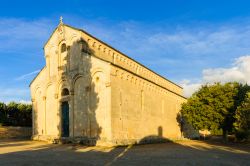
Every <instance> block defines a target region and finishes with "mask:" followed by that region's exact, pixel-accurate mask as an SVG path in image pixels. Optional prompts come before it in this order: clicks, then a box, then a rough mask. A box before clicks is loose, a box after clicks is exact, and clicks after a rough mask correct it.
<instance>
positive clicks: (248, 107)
mask: <svg viewBox="0 0 250 166" xmlns="http://www.w3.org/2000/svg"><path fill="white" fill-rule="evenodd" d="M235 119H236V121H235V123H234V127H235V130H236V137H237V139H239V140H242V139H247V138H248V137H249V134H250V93H248V94H247V95H246V98H245V100H244V101H243V102H242V103H241V105H240V106H239V107H238V108H237V110H236V113H235Z"/></svg>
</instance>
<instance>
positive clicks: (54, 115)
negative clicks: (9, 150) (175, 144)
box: [30, 23, 185, 144]
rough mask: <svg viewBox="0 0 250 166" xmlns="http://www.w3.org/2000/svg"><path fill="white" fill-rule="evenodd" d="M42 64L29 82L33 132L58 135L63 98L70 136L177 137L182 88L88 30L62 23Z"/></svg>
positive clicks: (108, 139)
mask: <svg viewBox="0 0 250 166" xmlns="http://www.w3.org/2000/svg"><path fill="white" fill-rule="evenodd" d="M44 52H45V59H46V66H45V67H44V68H43V69H42V70H41V72H40V73H39V74H38V75H37V77H36V78H35V79H34V80H33V81H32V83H31V85H30V89H31V96H32V102H33V138H34V139H38V140H53V139H60V138H61V136H62V117H63V116H62V103H63V102H68V104H69V139H77V140H79V139H82V140H86V139H89V140H93V139H94V140H96V141H97V144H98V143H103V142H105V143H111V144H129V143H135V142H140V140H145V138H150V136H151V137H152V138H155V137H159V138H167V139H178V138H180V137H181V133H180V129H179V125H178V123H177V120H176V118H177V114H178V112H179V110H180V107H181V103H183V102H185V98H184V97H182V88H181V87H179V86H178V85H176V84H174V83H172V82H171V81H169V80H166V79H165V78H163V77H161V76H159V75H158V74H156V73H154V72H153V71H151V70H149V69H148V68H146V67H144V66H143V65H141V64H139V63H138V62H136V61H134V60H133V59H131V58H129V57H127V56H126V55H124V54H122V53H121V52H119V51H118V50H116V49H114V48H112V47H111V46H109V45H107V44H105V43H104V42H102V41H100V40H98V39H96V38H95V37H93V36H91V35H90V34H88V33H87V32H85V31H83V30H80V29H76V28H73V27H70V26H68V25H65V24H63V23H60V24H59V26H58V27H57V28H56V29H55V31H54V33H53V34H52V35H51V37H50V39H49V40H48V42H47V43H46V44H45V46H44Z"/></svg>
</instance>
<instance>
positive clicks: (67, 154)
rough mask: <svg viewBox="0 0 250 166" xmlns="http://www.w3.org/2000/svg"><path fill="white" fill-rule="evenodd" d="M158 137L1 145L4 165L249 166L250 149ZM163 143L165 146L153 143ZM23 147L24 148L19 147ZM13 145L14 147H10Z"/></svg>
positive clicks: (159, 134)
mask: <svg viewBox="0 0 250 166" xmlns="http://www.w3.org/2000/svg"><path fill="white" fill-rule="evenodd" d="M161 129H162V128H161V127H158V135H151V136H147V137H144V138H142V139H141V140H140V141H139V143H140V144H143V145H129V146H119V147H101V146H83V145H79V144H63V145H60V144H47V143H41V142H35V141H33V142H32V141H27V142H25V141H21V142H18V141H17V142H15V143H14V144H15V145H14V146H11V143H9V144H8V143H6V142H1V141H0V145H2V144H6V145H7V146H3V147H1V146H0V160H1V165H166V164H167V165H249V164H250V163H249V157H250V147H249V144H248V145H247V146H246V145H239V144H237V145H228V144H221V143H214V142H202V141H179V142H178V141H177V142H174V141H171V140H169V139H167V138H163V137H162V135H161V134H163V133H162V130H161ZM152 140H155V141H159V140H161V141H162V142H164V143H157V144H148V143H153V142H152ZM19 144H20V145H19ZM8 145H10V146H8Z"/></svg>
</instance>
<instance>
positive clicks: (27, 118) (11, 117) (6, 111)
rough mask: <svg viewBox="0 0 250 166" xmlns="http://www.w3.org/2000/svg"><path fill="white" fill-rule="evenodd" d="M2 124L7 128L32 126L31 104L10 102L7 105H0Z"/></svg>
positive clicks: (0, 120)
mask: <svg viewBox="0 0 250 166" xmlns="http://www.w3.org/2000/svg"><path fill="white" fill-rule="evenodd" d="M0 123H1V124H2V125H7V126H31V124H32V106H31V104H23V103H16V102H10V103H9V104H7V105H6V104H5V103H0Z"/></svg>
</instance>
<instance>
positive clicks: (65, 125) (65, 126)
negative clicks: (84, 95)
mask: <svg viewBox="0 0 250 166" xmlns="http://www.w3.org/2000/svg"><path fill="white" fill-rule="evenodd" d="M61 108H62V109H61V110H62V114H61V115H62V127H61V130H62V131H61V133H62V134H61V136H62V137H69V103H68V101H63V102H62V105H61Z"/></svg>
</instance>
